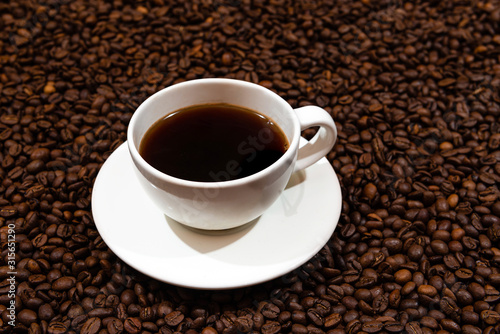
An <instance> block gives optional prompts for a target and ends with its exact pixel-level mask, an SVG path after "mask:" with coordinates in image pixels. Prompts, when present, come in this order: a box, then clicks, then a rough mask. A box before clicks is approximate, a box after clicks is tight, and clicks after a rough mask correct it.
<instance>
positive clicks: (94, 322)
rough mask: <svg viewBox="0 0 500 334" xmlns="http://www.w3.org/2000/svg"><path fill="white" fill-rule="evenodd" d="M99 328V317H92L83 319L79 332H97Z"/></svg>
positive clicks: (92, 333)
mask: <svg viewBox="0 0 500 334" xmlns="http://www.w3.org/2000/svg"><path fill="white" fill-rule="evenodd" d="M100 329H101V319H99V318H97V317H93V318H89V319H88V320H87V321H85V323H84V324H83V327H82V329H81V333H86V334H87V333H88V334H94V333H97V332H99V330H100Z"/></svg>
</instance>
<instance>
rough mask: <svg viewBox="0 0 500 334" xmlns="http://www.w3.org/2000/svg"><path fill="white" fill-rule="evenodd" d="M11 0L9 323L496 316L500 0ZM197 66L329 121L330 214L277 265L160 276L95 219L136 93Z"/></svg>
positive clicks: (386, 326) (5, 194)
mask: <svg viewBox="0 0 500 334" xmlns="http://www.w3.org/2000/svg"><path fill="white" fill-rule="evenodd" d="M0 13H1V14H0V181H1V185H0V208H1V211H0V231H1V232H2V233H1V240H0V241H1V256H0V280H1V286H0V311H1V312H2V316H1V317H0V332H2V333H10V332H16V333H32V334H38V333H51V334H56V333H66V332H67V333H85V334H89V333H102V334H104V333H110V334H114V333H131V334H135V333H200V332H201V333H204V334H208V333H239V332H262V333H266V334H272V333H286V332H292V333H332V334H333V333H339V334H340V333H348V334H351V333H396V332H406V333H418V334H420V333H431V332H436V333H460V332H462V333H471V334H472V333H481V332H482V333H499V332H500V293H499V290H500V243H499V240H500V197H499V195H500V192H499V188H498V185H499V181H500V133H499V132H500V131H499V130H500V124H499V118H500V95H499V90H500V3H499V2H497V1H490V0H485V1H460V0H447V1H423V0H422V1H415V2H407V1H400V0H381V1H377V0H361V1H358V0H354V1H350V0H349V1H348V0H339V1H333V0H318V1H308V0H300V1H292V0H269V1H260V0H255V1H254V0H252V1H250V0H225V1H224V0H193V1H186V2H184V1H174V0H170V1H169V0H151V1H126V0H115V1H104V0H75V1H68V0H39V1H32V0H19V1H8V2H2V3H1V4H0ZM203 77H227V78H237V79H242V80H246V81H251V82H255V83H258V84H260V85H262V86H265V87H267V88H269V89H272V90H273V91H275V92H277V93H278V94H279V95H281V96H282V97H283V98H285V99H286V100H287V101H288V102H289V103H290V104H291V105H292V106H293V107H298V106H303V105H308V104H315V105H319V106H321V107H324V108H325V109H326V110H327V111H328V112H330V113H331V115H332V117H333V118H334V119H335V121H336V123H337V127H338V130H339V138H338V141H337V144H336V146H335V148H334V149H333V150H332V152H331V153H330V154H329V155H328V160H329V161H330V162H331V164H332V166H333V167H334V169H335V171H336V172H337V175H338V177H339V179H340V181H341V186H342V192H343V205H342V209H343V210H342V214H341V219H340V221H339V224H338V227H337V229H336V231H335V233H334V234H333V235H332V237H331V239H330V241H329V242H328V244H327V245H326V246H325V247H324V248H323V249H322V250H321V251H320V252H319V253H318V254H317V255H316V256H315V257H314V258H313V259H311V260H310V261H309V262H307V263H306V264H305V265H303V266H302V267H300V268H298V269H296V270H293V271H291V272H290V273H289V274H287V275H285V276H283V277H280V278H277V279H275V280H272V281H270V282H266V283H263V284H259V285H256V286H250V287H246V288H241V289H235V290H227V291H198V290H190V289H185V288H178V287H175V286H171V285H168V284H164V283H161V282H159V281H156V280H153V279H150V278H148V277H145V276H144V275H141V274H140V273H138V272H136V271H134V270H133V269H132V268H130V267H128V266H127V265H126V264H124V263H123V262H122V261H121V260H120V259H119V258H117V257H116V256H115V255H114V254H113V253H112V252H111V251H110V250H109V249H108V247H107V246H106V244H105V243H104V242H103V240H102V238H101V237H100V235H99V233H98V231H97V230H96V228H95V225H94V222H93V217H92V214H91V201H90V198H91V193H92V186H93V182H94V180H95V177H96V175H97V173H98V172H99V168H100V167H101V166H102V164H103V163H104V162H105V161H106V159H107V158H108V157H109V155H110V154H111V153H112V152H113V150H114V149H116V148H117V147H118V146H119V145H120V144H121V143H123V142H124V141H125V140H126V129H127V124H128V122H129V120H130V117H131V116H132V113H133V112H134V110H135V108H136V107H137V106H138V105H139V104H140V103H141V102H142V101H144V99H145V98H147V97H148V96H150V95H151V94H153V93H154V92H156V91H158V90H160V89H162V88H164V87H167V86H169V85H172V84H174V83H177V82H181V81H184V80H191V79H195V78H203ZM313 134H314V130H309V131H306V132H305V133H304V135H305V136H306V137H310V136H312V135H313ZM304 223H307V222H304ZM9 224H15V226H16V228H15V231H16V238H17V241H16V263H17V276H16V288H17V295H16V298H15V300H16V311H17V324H16V328H15V329H14V328H12V326H10V325H8V323H7V322H8V318H7V317H6V315H7V312H4V311H5V309H6V306H7V305H8V303H9V301H10V299H9V298H8V295H7V291H8V289H9V283H8V281H7V280H6V279H7V278H8V274H7V272H8V271H9V269H8V267H7V265H6V263H7V262H6V261H7V260H6V259H7V253H8V249H7V235H6V233H7V226H8V225H9ZM276 251H279V249H277V250H276ZM171 270H182V268H171ZM200 274H202V273H200Z"/></svg>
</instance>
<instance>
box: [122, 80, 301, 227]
mask: <svg viewBox="0 0 500 334" xmlns="http://www.w3.org/2000/svg"><path fill="white" fill-rule="evenodd" d="M214 103H225V104H231V105H235V106H240V107H244V108H247V109H251V110H255V111H257V112H259V113H261V114H263V115H265V116H267V117H268V118H271V119H272V120H273V121H274V122H275V123H276V124H278V125H279V127H280V128H281V130H283V133H284V134H285V135H286V137H287V139H288V142H289V144H290V146H289V148H288V150H287V151H286V152H285V153H284V154H283V156H282V157H281V158H280V159H278V161H276V162H275V163H273V164H272V165H271V166H269V167H267V168H265V169H264V170H261V171H260V172H257V173H255V174H253V175H250V176H247V177H244V178H240V179H236V180H231V181H222V182H197V181H187V180H183V179H179V178H175V177H172V176H170V175H167V174H164V173H162V172H160V171H158V170H157V169H155V168H153V167H152V166H151V165H149V164H148V163H147V162H146V161H145V160H144V159H143V158H142V156H141V155H140V154H139V145H140V143H141V140H142V138H143V136H144V134H145V133H146V131H147V130H148V129H149V128H150V127H151V126H152V125H153V124H154V123H155V122H156V121H158V120H159V119H161V118H163V117H165V116H166V115H168V114H169V113H172V112H175V111H177V110H179V109H183V108H186V107H189V106H195V105H201V104H214ZM299 139H300V124H299V122H298V120H297V118H296V116H295V112H294V110H293V109H292V107H291V106H290V105H289V104H288V103H287V102H286V101H285V100H283V99H282V98H281V97H279V96H278V95H277V94H275V93H273V92H272V91H270V90H268V89H266V88H264V87H261V86H259V85H256V84H251V83H248V82H244V81H238V80H232V79H199V80H192V81H188V82H184V83H180V84H176V85H174V86H171V87H168V88H165V89H163V90H161V91H159V92H157V93H156V94H154V95H152V96H151V97H150V98H148V99H147V100H146V101H144V103H143V104H141V105H140V106H139V108H138V109H137V110H136V112H135V113H134V115H133V117H132V119H131V121H130V124H129V129H128V133H127V141H128V147H129V151H130V154H131V156H132V160H133V161H134V165H135V170H136V175H137V177H138V179H139V181H140V184H141V185H142V187H143V188H144V189H145V191H146V193H147V194H148V196H149V197H150V198H151V200H152V201H153V202H154V203H155V204H156V206H157V207H158V208H159V209H160V210H161V211H162V212H164V213H165V214H166V215H167V216H169V217H170V218H172V219H174V220H176V221H178V222H180V223H182V224H185V225H188V226H190V227H194V228H198V229H207V230H221V229H228V228H233V227H237V226H241V225H243V224H245V223H247V222H250V221H252V220H254V219H255V218H257V217H259V216H260V215H261V214H262V213H263V212H264V211H265V210H266V209H268V208H269V207H270V206H271V205H272V204H273V203H274V202H275V200H276V199H277V198H278V197H279V196H280V194H281V193H282V192H283V190H284V189H285V186H286V184H287V182H288V180H289V178H290V176H291V174H292V172H293V169H294V164H295V161H296V158H297V150H298V145H299Z"/></svg>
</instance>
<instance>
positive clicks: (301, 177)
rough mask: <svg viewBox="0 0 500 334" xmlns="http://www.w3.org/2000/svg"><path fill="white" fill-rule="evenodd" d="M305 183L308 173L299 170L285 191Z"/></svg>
mask: <svg viewBox="0 0 500 334" xmlns="http://www.w3.org/2000/svg"><path fill="white" fill-rule="evenodd" d="M305 181H306V173H305V172H304V171H303V170H299V171H297V172H295V173H293V174H292V176H290V180H288V183H287V185H286V187H285V190H287V189H290V188H293V187H295V186H298V185H300V184H301V183H303V182H305Z"/></svg>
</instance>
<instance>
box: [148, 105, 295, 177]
mask: <svg viewBox="0 0 500 334" xmlns="http://www.w3.org/2000/svg"><path fill="white" fill-rule="evenodd" d="M288 145H289V143H288V140H287V138H286V136H285V134H284V133H283V132H282V130H281V129H280V128H279V126H278V125H277V124H275V123H274V121H273V120H271V119H269V118H267V117H266V116H264V115H262V114H260V113H258V112H256V111H253V110H250V109H246V108H242V107H238V106H233V105H229V104H205V105H198V106H192V107H188V108H185V109H181V110H178V111H175V112H173V113H171V114H169V115H167V116H166V117H164V118H162V119H160V120H159V121H157V122H156V123H155V124H153V125H152V126H151V127H150V128H149V129H148V131H147V132H146V134H145V135H144V137H143V139H142V141H141V143H140V147H139V153H140V154H141V156H142V157H143V158H144V159H145V160H146V161H147V162H148V163H149V164H150V165H152V166H153V167H155V168H156V169H158V170H159V171H161V172H163V173H166V174H168V175H170V176H174V177H177V178H180V179H185V180H190V181H202V182H216V181H229V180H234V179H239V178H242V177H246V176H249V175H252V174H255V173H257V172H259V171H261V170H263V169H265V168H267V167H269V166H270V165H272V164H273V163H274V162H276V161H277V160H278V159H279V158H280V157H281V156H282V155H283V154H284V153H285V152H286V150H287V148H288Z"/></svg>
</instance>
